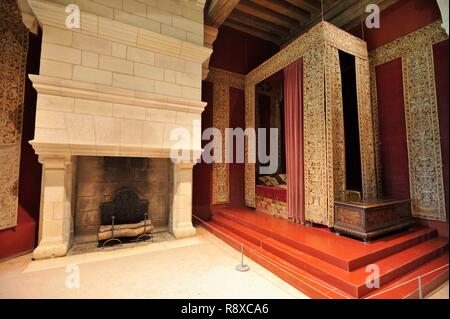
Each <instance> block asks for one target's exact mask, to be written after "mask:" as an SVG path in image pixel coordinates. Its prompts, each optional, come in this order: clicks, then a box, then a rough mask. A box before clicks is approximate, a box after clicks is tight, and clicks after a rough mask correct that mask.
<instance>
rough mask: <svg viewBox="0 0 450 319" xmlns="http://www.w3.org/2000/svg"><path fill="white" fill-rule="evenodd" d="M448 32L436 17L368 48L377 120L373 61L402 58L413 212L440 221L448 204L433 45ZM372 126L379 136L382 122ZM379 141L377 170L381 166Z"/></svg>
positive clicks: (374, 110) (374, 114)
mask: <svg viewBox="0 0 450 319" xmlns="http://www.w3.org/2000/svg"><path fill="white" fill-rule="evenodd" d="M447 38H448V36H447V35H446V34H445V32H444V31H443V30H442V28H441V27H440V21H436V22H435V23H432V24H430V25H428V26H426V27H424V28H421V29H419V30H417V31H415V32H412V33H410V34H408V35H406V36H404V37H402V38H399V39H397V40H395V41H392V42H390V43H388V44H386V45H384V46H382V47H379V48H377V49H376V50H374V51H372V52H371V53H370V63H371V67H370V70H371V78H372V83H371V90H372V95H373V96H374V98H373V99H372V103H373V108H372V109H373V116H374V118H375V120H374V123H377V122H378V120H377V116H378V103H377V99H376V98H375V97H376V82H375V81H376V78H375V77H376V74H375V67H376V66H377V65H380V64H384V63H386V62H389V61H392V60H394V59H397V58H401V59H402V67H403V87H404V88H403V91H404V99H405V115H406V132H407V145H408V161H409V176H410V194H411V199H412V210H413V216H414V217H418V218H424V219H434V220H442V221H445V220H446V208H445V199H444V186H443V177H442V156H441V144H440V135H439V119H438V110H437V101H436V89H435V78H434V65H433V51H432V46H433V44H435V43H438V42H441V41H443V40H445V39H447ZM374 130H375V134H374V135H375V136H376V137H377V136H378V131H377V130H378V127H377V126H375V128H374ZM376 145H377V147H378V149H377V151H376V152H375V154H376V155H377V158H376V161H377V168H378V169H377V170H378V171H381V169H382V167H381V164H380V161H381V160H380V153H379V144H378V143H376ZM378 175H380V173H378Z"/></svg>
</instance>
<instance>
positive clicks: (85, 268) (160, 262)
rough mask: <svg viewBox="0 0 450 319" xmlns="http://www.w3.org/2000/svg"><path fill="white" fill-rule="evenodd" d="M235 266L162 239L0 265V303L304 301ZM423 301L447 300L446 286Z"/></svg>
mask: <svg viewBox="0 0 450 319" xmlns="http://www.w3.org/2000/svg"><path fill="white" fill-rule="evenodd" d="M239 261H240V255H239V253H238V252H237V251H236V250H234V249H233V248H231V247H230V246H228V245H227V244H225V243H224V242H223V241H221V240H220V239H218V238H216V237H215V236H213V235H212V234H210V233H209V232H207V231H206V230H205V229H203V228H201V227H199V228H197V236H196V237H194V238H186V239H181V240H174V238H173V237H172V236H171V235H169V234H167V233H161V234H159V235H158V236H156V237H155V241H154V242H153V243H151V242H148V243H139V244H130V245H126V246H123V247H111V248H107V249H104V250H99V249H92V247H91V248H89V251H88V252H83V251H82V250H81V251H73V252H72V255H71V256H67V257H63V258H56V259H48V260H41V261H31V255H25V256H22V257H19V258H15V259H12V260H9V261H6V262H3V263H0V298H182V299H184V298H225V299H232V298H274V299H275V298H286V299H288V298H308V297H306V296H305V295H304V294H302V293H301V292H300V291H298V290H297V289H295V288H293V287H292V286H290V285H289V284H287V283H286V282H284V281H283V280H281V279H279V278H278V277H276V276H275V275H273V274H272V273H271V272H269V271H268V270H266V269H264V268H263V267H261V266H259V265H258V264H256V263H254V262H252V261H246V263H247V264H248V265H250V271H248V272H245V273H240V272H237V271H236V270H235V269H234V267H235V266H236V264H238V262H239ZM77 269H78V270H79V272H78V270H77ZM77 272H78V273H79V288H76V287H74V286H76V283H77V281H76V280H73V279H74V278H75V275H76V273H77ZM70 287H73V288H70ZM428 298H432V299H441V298H444V299H448V298H449V286H448V282H447V283H446V284H444V285H442V286H441V287H439V288H438V289H437V290H436V291H434V292H433V293H432V294H430V295H429V297H428Z"/></svg>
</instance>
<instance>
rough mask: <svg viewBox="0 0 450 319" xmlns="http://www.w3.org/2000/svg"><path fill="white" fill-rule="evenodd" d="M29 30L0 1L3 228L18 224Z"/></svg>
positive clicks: (9, 2)
mask: <svg viewBox="0 0 450 319" xmlns="http://www.w3.org/2000/svg"><path fill="white" fill-rule="evenodd" d="M27 51H28V30H27V29H26V27H25V26H24V25H23V24H22V16H21V13H20V11H19V8H18V7H17V4H16V1H14V0H3V1H1V2H0V229H5V228H9V227H14V226H15V225H16V224H17V201H18V191H19V189H18V188H19V166H20V145H21V141H22V116H23V107H24V87H25V76H26V62H27Z"/></svg>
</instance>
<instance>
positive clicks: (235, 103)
mask: <svg viewBox="0 0 450 319" xmlns="http://www.w3.org/2000/svg"><path fill="white" fill-rule="evenodd" d="M244 109H245V92H244V91H243V90H239V89H235V88H230V127H232V128H236V127H241V128H242V129H245V112H242V110H244ZM234 145H236V144H234ZM234 153H235V154H236V147H235V149H234ZM233 158H236V156H234V157H233ZM244 172H245V171H244V164H243V163H232V164H230V205H232V206H244V205H245V174H244Z"/></svg>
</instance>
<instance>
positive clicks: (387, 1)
mask: <svg viewBox="0 0 450 319" xmlns="http://www.w3.org/2000/svg"><path fill="white" fill-rule="evenodd" d="M396 2H398V0H384V1H382V2H381V3H379V4H378V6H379V7H380V12H381V11H383V10H384V9H386V8H387V7H390V6H391V5H393V4H395V3H396ZM367 15H368V13H366V12H365V13H364V15H363V17H361V16H359V17H355V18H354V19H353V20H351V21H350V22H348V23H346V24H345V25H343V26H341V28H342V29H343V30H346V31H348V30H351V29H353V28H354V27H356V26H357V25H359V24H361V22H362V21H364V20H365V19H366V17H367Z"/></svg>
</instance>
